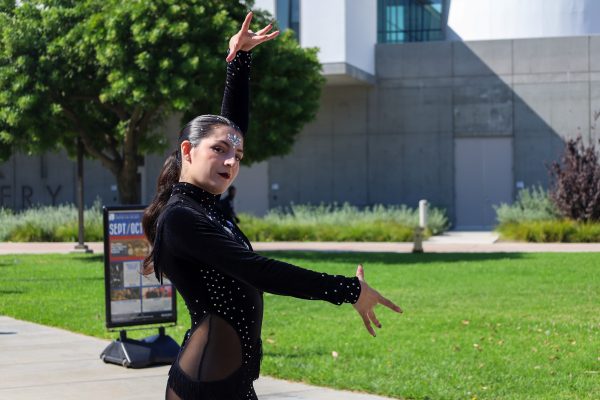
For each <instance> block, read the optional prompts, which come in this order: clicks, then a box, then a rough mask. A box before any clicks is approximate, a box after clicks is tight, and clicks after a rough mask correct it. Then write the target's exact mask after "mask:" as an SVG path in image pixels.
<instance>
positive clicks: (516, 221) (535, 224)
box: [495, 186, 600, 243]
mask: <svg viewBox="0 0 600 400" xmlns="http://www.w3.org/2000/svg"><path fill="white" fill-rule="evenodd" d="M495 209H496V218H497V220H498V222H499V224H498V226H497V227H496V231H497V232H499V233H500V235H501V237H502V238H503V239H506V240H520V241H526V242H538V243H547V242H565V243H591V242H599V241H600V222H579V221H574V220H570V219H565V218H563V217H561V216H560V212H559V211H558V208H557V207H556V206H555V205H554V203H553V202H552V200H551V199H550V196H549V194H548V192H547V191H546V190H544V189H543V188H542V187H540V186H537V187H532V188H529V189H528V188H525V189H522V190H521V191H519V193H518V195H517V200H516V201H515V202H514V203H513V204H510V205H509V204H501V205H500V206H499V207H495Z"/></svg>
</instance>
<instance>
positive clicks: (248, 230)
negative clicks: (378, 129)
mask: <svg viewBox="0 0 600 400" xmlns="http://www.w3.org/2000/svg"><path fill="white" fill-rule="evenodd" d="M240 218H241V222H240V227H241V228H242V230H243V231H244V233H245V234H246V235H247V236H248V237H249V238H250V240H252V241H276V240H278V241H286V240H287V241H412V240H413V232H414V228H415V227H416V226H417V224H418V210H414V209H409V208H408V207H406V206H400V207H395V206H389V207H385V206H381V205H378V206H374V207H370V208H366V209H358V208H357V207H354V206H351V205H349V204H343V205H336V204H334V205H320V206H309V205H292V206H291V207H289V208H288V209H286V210H281V209H278V210H271V211H270V212H268V213H267V215H266V216H265V217H263V218H258V217H255V216H252V215H247V214H242V215H240ZM84 221H85V241H88V242H91V241H101V240H103V231H102V207H101V205H100V202H99V201H97V202H96V203H94V205H93V206H92V207H91V208H89V209H87V210H85V214H84ZM429 226H430V228H429V229H428V230H427V232H426V236H430V235H431V234H438V233H441V232H443V231H444V230H446V229H447V228H448V219H447V218H446V216H445V213H444V211H442V210H439V209H432V210H430V212H429ZM77 232H78V225H77V208H76V207H75V206H74V205H61V206H58V207H39V208H31V209H27V210H25V211H23V212H20V213H12V212H11V211H10V210H6V209H0V241H13V242H38V241H48V242H70V241H76V240H77Z"/></svg>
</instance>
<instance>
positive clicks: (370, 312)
mask: <svg viewBox="0 0 600 400" xmlns="http://www.w3.org/2000/svg"><path fill="white" fill-rule="evenodd" d="M356 276H357V277H358V280H359V281H360V296H359V298H358V301H357V302H356V303H355V304H354V308H355V309H356V311H357V312H358V313H359V314H360V317H361V318H362V320H363V322H364V324H365V328H367V330H368V331H369V333H370V334H371V335H372V336H373V337H375V336H376V335H375V330H374V329H373V327H372V326H371V323H372V324H374V325H375V326H376V327H378V328H381V323H380V322H379V320H378V319H377V317H376V316H375V311H374V309H375V306H376V305H377V304H383V305H384V306H386V307H388V308H389V309H391V310H393V311H396V312H397V313H402V309H400V307H398V306H397V305H395V304H394V303H392V302H391V301H390V300H388V299H386V298H385V297H383V296H382V295H381V294H379V292H378V291H377V290H375V289H373V288H372V287H371V286H369V285H368V284H367V282H365V271H364V269H363V266H362V265H361V264H358V268H357V270H356Z"/></svg>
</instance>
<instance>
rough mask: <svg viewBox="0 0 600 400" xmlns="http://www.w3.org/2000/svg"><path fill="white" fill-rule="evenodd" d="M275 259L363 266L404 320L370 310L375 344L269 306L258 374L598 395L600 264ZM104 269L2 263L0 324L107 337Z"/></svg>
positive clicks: (491, 395)
mask: <svg viewBox="0 0 600 400" xmlns="http://www.w3.org/2000/svg"><path fill="white" fill-rule="evenodd" d="M273 254H276V257H277V258H280V259H283V260H286V261H289V262H292V263H295V264H299V265H302V266H306V267H309V268H312V269H315V270H319V271H327V272H330V273H338V274H345V275H353V274H354V272H355V265H356V264H357V263H358V262H363V263H364V265H365V274H366V279H367V281H368V282H370V283H371V284H372V285H373V286H374V287H376V288H377V289H379V290H380V291H381V292H382V293H383V294H385V295H386V296H388V297H389V298H391V299H392V300H394V301H395V302H397V303H398V304H399V305H400V306H401V307H403V309H404V311H405V312H404V315H397V314H394V313H392V312H391V311H388V310H386V309H383V308H381V309H379V312H378V317H379V319H380V321H381V322H382V324H383V329H381V330H380V331H378V335H377V338H372V337H370V336H369V335H368V333H367V332H366V330H365V329H364V327H363V326H362V321H361V320H360V318H359V317H358V315H357V314H356V313H355V312H354V310H353V309H352V307H351V306H350V305H344V306H341V307H337V306H334V305H331V304H328V303H324V302H318V301H312V302H311V301H303V300H297V299H293V298H286V297H279V296H274V295H266V297H265V303H266V304H265V308H266V310H265V321H264V327H263V341H264V347H265V349H264V350H265V356H264V360H263V368H262V372H263V374H266V375H271V376H277V377H281V378H287V379H292V380H298V381H305V382H309V383H313V384H317V385H324V386H332V387H337V388H344V389H351V390H360V391H367V392H371V393H378V394H382V395H387V396H391V397H397V398H408V399H432V400H433V399H475V398H477V399H598V398H600V267H599V266H598V261H599V255H598V254H593V253H587V254H567V253H564V254H424V255H413V254H348V253H329V254H324V253H311V252H286V253H273ZM103 271H104V270H103V263H102V258H101V256H97V255H92V256H85V255H43V256H39V255H27V256H21V255H18V256H17V255H15V256H0V314H3V315H9V316H13V317H15V318H20V319H24V320H29V321H34V322H38V323H42V324H47V325H52V326H58V327H62V328H66V329H69V330H72V331H76V332H81V333H85V334H89V335H94V336H98V337H104V338H115V337H116V336H117V335H116V334H115V333H111V332H107V331H106V329H105V327H104V323H105V320H104V278H103ZM179 305H180V317H179V325H178V326H176V327H172V328H169V329H168V333H169V334H170V335H171V336H173V337H174V338H175V339H176V340H177V341H180V340H181V338H182V336H183V333H184V332H185V330H186V329H187V326H188V325H189V317H188V316H187V315H186V312H185V311H184V306H183V302H182V301H181V300H180V302H179ZM148 334H151V332H149V331H147V330H146V331H143V330H142V331H136V332H131V333H130V334H129V336H131V337H141V336H147V335H148ZM152 334H153V332H152ZM332 352H337V354H338V356H337V357H333V356H332Z"/></svg>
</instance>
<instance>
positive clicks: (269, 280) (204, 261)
mask: <svg viewBox="0 0 600 400" xmlns="http://www.w3.org/2000/svg"><path fill="white" fill-rule="evenodd" d="M249 70H250V55H249V54H248V53H245V52H238V55H237V56H236V58H235V59H234V60H233V61H232V62H231V63H229V64H228V66H227V81H226V88H225V94H224V99H223V106H222V114H223V115H224V116H226V117H228V118H229V119H231V120H233V121H234V122H235V123H236V124H237V125H238V126H239V127H240V128H241V129H242V131H243V132H244V133H245V132H246V130H247V126H248V77H249ZM218 199H219V196H218V195H213V194H210V193H208V192H206V191H204V190H203V189H201V188H199V187H197V186H194V185H192V184H189V183H183V182H180V183H177V184H176V185H175V186H174V187H173V191H172V195H171V198H170V200H169V202H168V204H167V205H166V206H165V208H164V209H163V211H162V213H161V215H160V216H159V219H158V223H157V234H156V239H155V242H154V249H155V253H154V262H155V270H156V272H157V274H162V273H164V274H165V275H166V276H167V277H168V278H169V279H170V280H171V282H173V284H174V285H175V287H176V288H177V290H179V292H180V293H181V295H182V297H183V299H184V300H185V303H186V306H187V308H188V310H189V313H190V316H191V320H192V327H191V329H190V331H188V333H187V334H186V338H185V341H184V344H183V346H182V350H181V352H180V354H179V356H178V359H177V361H176V362H175V363H174V364H173V366H172V367H171V370H170V371H169V380H168V383H167V393H166V398H167V399H169V400H171V399H183V400H190V399H207V400H208V399H210V400H238V399H239V400H241V399H257V397H256V394H255V392H254V388H253V384H252V382H253V381H254V380H255V379H257V378H258V374H259V369H260V360H261V357H262V348H261V340H260V335H261V325H262V316H263V298H262V294H263V292H265V291H266V292H270V293H276V294H281V295H287V296H294V297H299V298H303V299H312V300H326V301H329V302H331V303H334V304H338V305H339V304H342V303H344V302H348V303H355V302H356V301H357V300H358V297H359V295H360V283H359V281H358V279H357V278H347V277H344V276H339V275H336V276H333V275H328V274H323V273H318V272H313V271H310V270H306V269H302V268H299V267H296V266H294V265H291V264H287V263H284V262H280V261H276V260H273V259H269V258H265V257H263V256H260V255H258V254H257V253H254V252H253V251H252V246H251V244H250V242H249V240H248V239H247V238H246V236H244V234H243V233H242V232H241V230H240V229H239V228H238V227H237V226H236V225H235V224H233V223H232V222H230V221H228V220H226V219H225V218H224V216H223V214H222V213H221V212H220V210H219V208H218V206H217V201H218Z"/></svg>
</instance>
